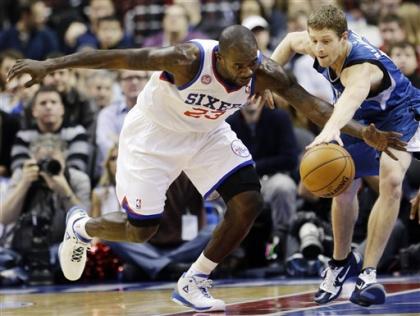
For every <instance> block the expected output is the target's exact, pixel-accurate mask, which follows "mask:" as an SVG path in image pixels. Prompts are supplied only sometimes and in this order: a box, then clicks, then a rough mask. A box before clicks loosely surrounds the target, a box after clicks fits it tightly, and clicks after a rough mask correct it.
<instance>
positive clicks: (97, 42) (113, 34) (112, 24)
mask: <svg viewBox="0 0 420 316" xmlns="http://www.w3.org/2000/svg"><path fill="white" fill-rule="evenodd" d="M133 46H134V44H133V40H132V38H131V36H129V35H127V34H126V33H125V32H124V29H123V28H122V25H121V22H120V21H119V20H118V19H117V17H115V16H105V17H101V18H99V19H98V21H97V22H96V28H95V30H94V31H93V33H90V32H87V33H85V34H83V35H81V36H80V37H79V38H78V39H77V41H76V48H77V50H79V51H80V50H83V49H87V48H91V49H113V48H131V47H133Z"/></svg>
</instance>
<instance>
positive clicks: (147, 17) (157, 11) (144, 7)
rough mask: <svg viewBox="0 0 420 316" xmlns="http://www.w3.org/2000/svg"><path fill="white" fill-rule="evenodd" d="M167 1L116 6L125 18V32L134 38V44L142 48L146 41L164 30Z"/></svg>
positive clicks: (135, 0) (139, 2) (121, 3)
mask: <svg viewBox="0 0 420 316" xmlns="http://www.w3.org/2000/svg"><path fill="white" fill-rule="evenodd" d="M166 3H167V1H166V0H154V1H153V2H152V1H144V0H132V1H118V2H116V6H117V9H118V11H119V12H121V13H122V14H123V16H124V30H125V31H126V32H127V33H128V34H131V35H132V36H133V38H134V44H135V46H137V47H142V46H143V42H144V39H145V38H146V37H148V36H151V35H153V34H156V33H157V32H159V31H161V30H162V18H163V13H164V10H165V4H166Z"/></svg>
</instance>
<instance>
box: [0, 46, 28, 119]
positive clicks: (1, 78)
mask: <svg viewBox="0 0 420 316" xmlns="http://www.w3.org/2000/svg"><path fill="white" fill-rule="evenodd" d="M0 51H1V49H0ZM20 58H23V55H22V54H21V53H20V52H19V51H17V50H13V49H7V50H4V51H2V52H0V109H1V110H3V111H5V112H7V113H9V112H10V111H11V110H12V108H13V107H14V106H15V104H16V100H17V97H16V95H15V94H16V89H17V87H18V80H17V79H14V80H12V81H10V82H6V77H7V73H8V72H9V70H10V68H12V66H13V64H14V63H15V62H16V60H18V59H20Z"/></svg>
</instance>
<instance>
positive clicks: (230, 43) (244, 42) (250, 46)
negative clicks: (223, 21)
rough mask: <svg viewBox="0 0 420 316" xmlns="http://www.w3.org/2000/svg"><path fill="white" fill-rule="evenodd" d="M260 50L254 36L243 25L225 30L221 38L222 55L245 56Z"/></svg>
mask: <svg viewBox="0 0 420 316" xmlns="http://www.w3.org/2000/svg"><path fill="white" fill-rule="evenodd" d="M257 49H258V46H257V41H256V40H255V36H254V34H253V33H252V32H251V31H250V30H249V29H247V28H246V27H244V26H242V25H232V26H229V27H227V28H225V29H224V30H223V31H222V33H221V34H220V37H219V51H220V53H221V54H222V55H225V56H227V55H230V54H231V53H234V54H238V53H239V54H244V53H248V52H253V51H256V50H257Z"/></svg>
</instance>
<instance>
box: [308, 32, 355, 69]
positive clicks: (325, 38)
mask: <svg viewBox="0 0 420 316" xmlns="http://www.w3.org/2000/svg"><path fill="white" fill-rule="evenodd" d="M308 34H309V38H310V39H311V48H312V51H313V52H314V54H315V57H316V59H317V60H318V63H319V64H320V65H321V67H330V66H331V65H332V64H334V63H335V62H336V61H337V59H338V57H339V56H340V52H342V51H343V48H344V47H345V45H346V39H347V37H346V36H345V35H343V36H341V37H339V36H338V35H337V33H336V32H335V31H333V30H330V29H322V30H314V29H311V28H308Z"/></svg>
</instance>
